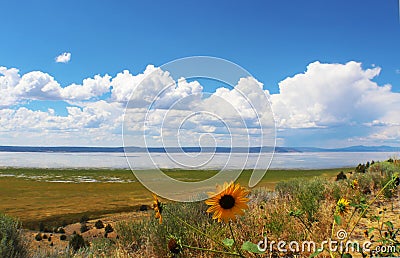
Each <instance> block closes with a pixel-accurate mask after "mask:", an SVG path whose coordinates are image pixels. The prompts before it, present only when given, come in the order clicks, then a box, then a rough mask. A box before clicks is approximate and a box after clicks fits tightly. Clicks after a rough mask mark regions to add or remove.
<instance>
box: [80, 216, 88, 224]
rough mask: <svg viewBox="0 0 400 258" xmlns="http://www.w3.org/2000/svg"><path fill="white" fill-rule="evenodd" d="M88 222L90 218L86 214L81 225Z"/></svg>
mask: <svg viewBox="0 0 400 258" xmlns="http://www.w3.org/2000/svg"><path fill="white" fill-rule="evenodd" d="M88 221H89V217H88V216H87V215H86V214H85V215H83V216H82V218H81V220H80V223H86V222H88Z"/></svg>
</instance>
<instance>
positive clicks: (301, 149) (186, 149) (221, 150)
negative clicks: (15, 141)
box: [0, 145, 400, 153]
mask: <svg viewBox="0 0 400 258" xmlns="http://www.w3.org/2000/svg"><path fill="white" fill-rule="evenodd" d="M272 149H273V148H272V147H250V148H246V147H232V148H231V147H217V148H212V147H204V148H200V147H182V148H179V147H167V148H162V147H149V148H143V147H126V148H125V150H126V151H127V152H146V151H149V152H155V153H165V152H175V153H176V152H181V151H182V150H183V151H184V152H192V153H193V152H201V151H204V152H217V153H229V152H234V153H248V152H249V153H258V152H260V151H262V152H270V151H272ZM0 152H69V153H71V152H111V153H112V152H116V153H120V152H124V148H123V147H36V146H0ZM275 152H277V153H290V152H299V153H301V152H400V147H392V146H363V145H359V146H351V147H346V148H336V149H324V148H315V147H276V148H275Z"/></svg>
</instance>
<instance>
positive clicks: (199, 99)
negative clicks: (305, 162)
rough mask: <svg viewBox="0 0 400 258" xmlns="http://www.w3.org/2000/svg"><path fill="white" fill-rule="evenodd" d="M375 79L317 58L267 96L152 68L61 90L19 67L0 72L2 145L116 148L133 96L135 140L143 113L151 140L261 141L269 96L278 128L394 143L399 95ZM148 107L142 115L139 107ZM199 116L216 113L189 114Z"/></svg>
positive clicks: (252, 87)
mask: <svg viewBox="0 0 400 258" xmlns="http://www.w3.org/2000/svg"><path fill="white" fill-rule="evenodd" d="M69 58H70V56H69ZM379 73H380V68H379V67H373V68H369V69H363V67H362V66H361V64H360V63H357V62H348V63H346V64H323V63H320V62H314V63H311V64H309V65H308V66H307V69H306V71H305V72H303V73H299V74H297V75H295V76H293V77H289V78H286V79H285V80H283V81H281V82H280V83H279V93H278V94H272V95H270V94H269V92H268V91H267V90H265V89H263V88H264V86H263V84H262V83H260V82H258V81H257V80H255V79H254V78H242V79H240V81H238V83H237V85H236V86H235V87H234V88H233V89H227V88H223V87H221V88H219V89H217V90H216V92H214V93H210V94H207V93H206V92H204V88H203V86H202V85H200V83H199V82H197V81H190V82H189V81H187V80H186V79H185V78H181V79H179V80H178V82H177V83H176V82H175V81H174V80H173V79H172V78H171V77H170V75H169V73H168V71H162V70H161V69H160V68H157V67H154V66H153V65H149V66H147V68H146V69H145V71H143V73H139V74H136V75H134V74H131V73H130V72H129V71H122V72H120V73H118V74H117V75H116V76H115V77H111V76H109V75H104V76H100V75H95V76H94V77H93V78H87V79H85V80H83V81H82V83H80V84H71V85H67V86H64V87H63V86H61V85H60V84H59V83H58V82H57V81H56V80H55V79H54V78H53V77H52V76H51V75H49V74H47V73H44V72H41V71H33V72H29V73H26V74H23V75H20V73H19V71H18V69H16V68H9V69H8V68H5V67H0V91H1V94H0V128H1V129H0V131H1V133H0V139H1V140H2V142H4V143H6V144H21V143H24V144H28V145H29V144H33V145H37V144H40V142H41V141H42V144H43V139H49V140H48V142H45V143H44V144H45V145H54V144H56V145H57V144H59V145H121V144H122V143H121V127H122V122H123V117H124V116H123V115H124V110H125V106H126V103H127V101H128V100H130V102H129V107H130V110H134V112H133V113H134V115H133V116H129V121H128V122H130V123H131V124H130V125H131V129H132V130H133V131H136V132H137V134H138V135H139V134H140V133H141V132H142V130H144V127H143V123H142V122H143V121H144V119H145V118H146V115H147V118H146V119H148V121H147V122H148V123H147V125H148V126H149V128H152V129H153V130H154V132H153V134H152V135H151V136H152V138H153V140H154V142H157V141H159V140H160V137H161V136H170V135H176V134H177V132H175V131H173V130H172V129H176V127H177V125H178V124H179V123H180V121H182V120H184V121H185V124H184V126H182V128H181V129H182V130H184V131H186V132H187V134H186V135H198V134H199V133H209V134H213V136H214V137H216V139H217V141H219V139H221V143H222V144H224V143H226V141H225V140H227V139H226V135H227V133H230V134H232V135H237V136H240V135H242V136H247V135H257V134H260V128H261V127H260V125H262V126H265V127H266V128H272V125H273V123H272V120H271V119H270V118H271V110H270V109H269V106H268V105H266V103H267V100H268V99H269V100H270V101H271V103H272V111H273V113H274V117H275V120H276V125H277V128H278V129H279V131H285V130H287V131H291V132H295V131H296V130H305V129H313V130H314V129H318V128H319V130H332V128H338V127H342V128H343V127H344V128H346V127H348V128H351V127H353V128H354V127H362V128H364V129H365V130H363V132H362V133H361V132H360V133H359V134H358V135H355V134H348V135H338V137H339V138H340V137H342V138H343V139H342V140H352V141H353V142H354V141H357V142H358V143H367V144H379V143H391V144H399V141H400V133H399V132H400V118H399V116H398V115H397V114H396V113H397V110H399V108H400V94H399V93H396V92H393V91H392V89H391V86H390V85H382V86H380V85H378V84H377V83H376V82H374V81H373V79H374V78H375V77H376V76H378V75H379ZM32 100H35V101H42V100H53V101H59V102H66V103H68V106H67V110H66V111H67V115H58V114H57V113H58V112H57V110H54V109H53V108H49V109H48V110H47V111H46V110H30V109H28V108H27V107H24V105H25V104H26V103H29V102H30V101H32ZM151 104H152V106H151V112H149V113H147V110H146V109H145V107H148V106H149V105H151ZM201 110H203V111H204V110H205V111H207V112H208V114H210V113H213V114H215V116H210V115H206V114H205V113H202V114H200V113H199V114H200V115H198V116H193V117H188V114H190V112H193V111H196V112H198V111H201ZM149 114H150V115H149ZM217 118H218V119H217ZM221 121H223V122H221ZM161 122H164V123H161ZM224 123H225V124H224ZM227 124H229V130H230V131H229V130H228V131H229V132H228V131H227V130H226V128H225V127H226V125H227ZM161 126H164V127H165V130H162V129H163V128H162V127H161ZM224 126H225V127H224ZM321 132H322V131H321ZM293 135H296V133H294V134H293ZM286 136H287V137H290V135H286ZM293 137H294V136H293ZM23 138H25V140H23ZM228 140H229V139H228ZM29 141H31V142H29ZM186 141H187V143H191V142H192V141H193V138H191V137H186ZM305 141H306V140H305ZM252 144H255V145H256V144H259V143H257V141H255V142H252Z"/></svg>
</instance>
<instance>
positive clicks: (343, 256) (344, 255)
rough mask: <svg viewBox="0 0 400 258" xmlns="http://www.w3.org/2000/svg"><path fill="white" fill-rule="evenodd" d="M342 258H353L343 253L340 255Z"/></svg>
mask: <svg viewBox="0 0 400 258" xmlns="http://www.w3.org/2000/svg"><path fill="white" fill-rule="evenodd" d="M342 258H353V256H351V254H349V253H345V254H343V255H342Z"/></svg>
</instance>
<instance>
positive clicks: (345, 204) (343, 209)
mask: <svg viewBox="0 0 400 258" xmlns="http://www.w3.org/2000/svg"><path fill="white" fill-rule="evenodd" d="M349 205H350V202H349V201H348V200H347V199H345V198H340V199H339V201H338V202H337V203H336V211H337V212H338V213H339V214H340V215H342V216H343V215H344V214H345V213H347V212H348V210H349Z"/></svg>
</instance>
